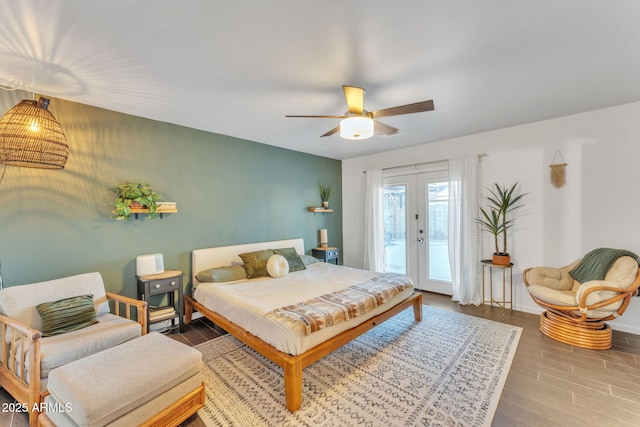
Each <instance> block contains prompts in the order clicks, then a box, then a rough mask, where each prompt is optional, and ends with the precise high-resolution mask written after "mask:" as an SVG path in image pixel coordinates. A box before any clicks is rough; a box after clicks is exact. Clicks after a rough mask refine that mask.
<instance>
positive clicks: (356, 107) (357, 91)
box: [342, 86, 364, 115]
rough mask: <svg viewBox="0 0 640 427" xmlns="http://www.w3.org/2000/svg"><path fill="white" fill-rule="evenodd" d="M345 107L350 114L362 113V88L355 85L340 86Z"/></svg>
mask: <svg viewBox="0 0 640 427" xmlns="http://www.w3.org/2000/svg"><path fill="white" fill-rule="evenodd" d="M342 90H343V91H344V97H345V98H346V100H347V107H349V112H350V113H352V114H358V115H362V112H363V111H364V89H363V88H361V87H355V86H342Z"/></svg>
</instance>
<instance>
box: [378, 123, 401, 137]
mask: <svg viewBox="0 0 640 427" xmlns="http://www.w3.org/2000/svg"><path fill="white" fill-rule="evenodd" d="M373 131H374V132H375V133H381V134H383V135H395V134H396V133H398V132H400V129H398V128H394V127H393V126H389V125H385V124H384V123H382V122H379V121H377V120H374V121H373Z"/></svg>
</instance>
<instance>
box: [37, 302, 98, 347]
mask: <svg viewBox="0 0 640 427" xmlns="http://www.w3.org/2000/svg"><path fill="white" fill-rule="evenodd" d="M36 308H37V310H38V313H40V317H41V318H42V336H43V337H50V336H53V335H59V334H64V333H67V332H71V331H76V330H78V329H82V328H86V327H87V326H89V325H93V324H94V323H98V319H96V310H95V308H94V306H93V295H80V296H77V297H71V298H64V299H61V300H58V301H51V302H45V303H42V304H39V305H38V306H37V307H36Z"/></svg>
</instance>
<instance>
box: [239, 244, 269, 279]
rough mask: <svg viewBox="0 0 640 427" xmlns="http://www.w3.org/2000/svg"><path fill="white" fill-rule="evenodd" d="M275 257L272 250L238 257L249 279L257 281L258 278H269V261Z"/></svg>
mask: <svg viewBox="0 0 640 427" xmlns="http://www.w3.org/2000/svg"><path fill="white" fill-rule="evenodd" d="M272 255H273V251H272V250H271V249H265V250H263V251H255V252H247V253H244V254H240V255H238V256H239V257H240V259H241V260H242V262H243V263H244V264H243V266H242V267H243V268H244V270H245V271H246V273H247V279H255V278H256V277H268V276H269V273H268V272H267V261H269V258H271V256H272Z"/></svg>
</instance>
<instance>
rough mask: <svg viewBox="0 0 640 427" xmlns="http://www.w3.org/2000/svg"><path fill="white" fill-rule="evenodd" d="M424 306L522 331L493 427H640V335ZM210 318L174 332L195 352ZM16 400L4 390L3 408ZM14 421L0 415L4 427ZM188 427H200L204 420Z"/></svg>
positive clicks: (446, 301) (435, 301)
mask: <svg viewBox="0 0 640 427" xmlns="http://www.w3.org/2000/svg"><path fill="white" fill-rule="evenodd" d="M423 301H424V304H426V305H430V306H433V307H437V308H441V309H445V310H452V311H457V312H460V313H465V314H469V315H472V316H477V317H482V318H485V319H489V320H494V321H498V322H504V323H508V324H511V325H516V326H520V327H521V328H523V331H522V335H521V337H520V343H519V344H518V349H517V351H516V355H515V358H514V360H513V363H512V365H511V370H510V371H509V376H508V378H507V382H506V384H505V387H504V390H503V392H502V396H501V398H500V403H499V405H498V409H497V411H496V415H495V418H494V422H493V425H494V426H578V425H579V426H584V427H589V426H628V427H631V426H634V427H636V426H638V425H640V336H639V335H634V334H628V333H624V332H617V331H614V332H613V340H614V345H613V348H612V349H611V350H607V351H593V350H584V349H580V348H577V347H571V346H568V345H565V344H561V343H558V342H556V341H553V340H551V339H549V338H546V337H545V336H544V335H542V334H541V333H540V331H539V329H538V328H539V316H538V315H534V314H528V313H522V312H517V311H514V312H509V311H508V310H507V311H506V312H504V311H503V310H502V309H501V308H498V307H493V308H489V307H488V306H481V307H475V306H460V305H458V304H456V303H454V302H452V301H451V299H450V297H447V296H443V295H437V294H431V293H425V295H424V299H423ZM223 332H224V331H221V330H220V329H217V328H216V327H215V326H214V325H212V324H211V322H209V321H208V320H206V319H197V320H195V321H194V322H192V324H190V325H186V327H185V332H184V333H182V334H180V333H176V332H174V333H170V336H171V337H172V338H174V339H176V340H179V341H181V342H184V343H185V344H187V345H191V346H195V345H197V344H200V343H202V342H205V341H207V340H210V339H213V338H215V337H218V336H220V335H221V333H223ZM10 401H11V398H10V397H9V396H8V395H7V394H6V393H5V392H4V390H0V404H3V403H6V402H10ZM10 415H11V414H7V413H0V425H2V426H9V425H10V424H9V421H10V418H11V417H10ZM14 415H15V416H14V419H13V425H14V426H26V425H27V422H26V417H24V416H21V414H14ZM183 425H184V426H189V427H201V426H204V423H203V422H202V421H201V420H200V419H199V418H198V416H197V415H194V416H192V417H191V418H190V419H189V420H187V421H186V422H185V423H184V424H183Z"/></svg>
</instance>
